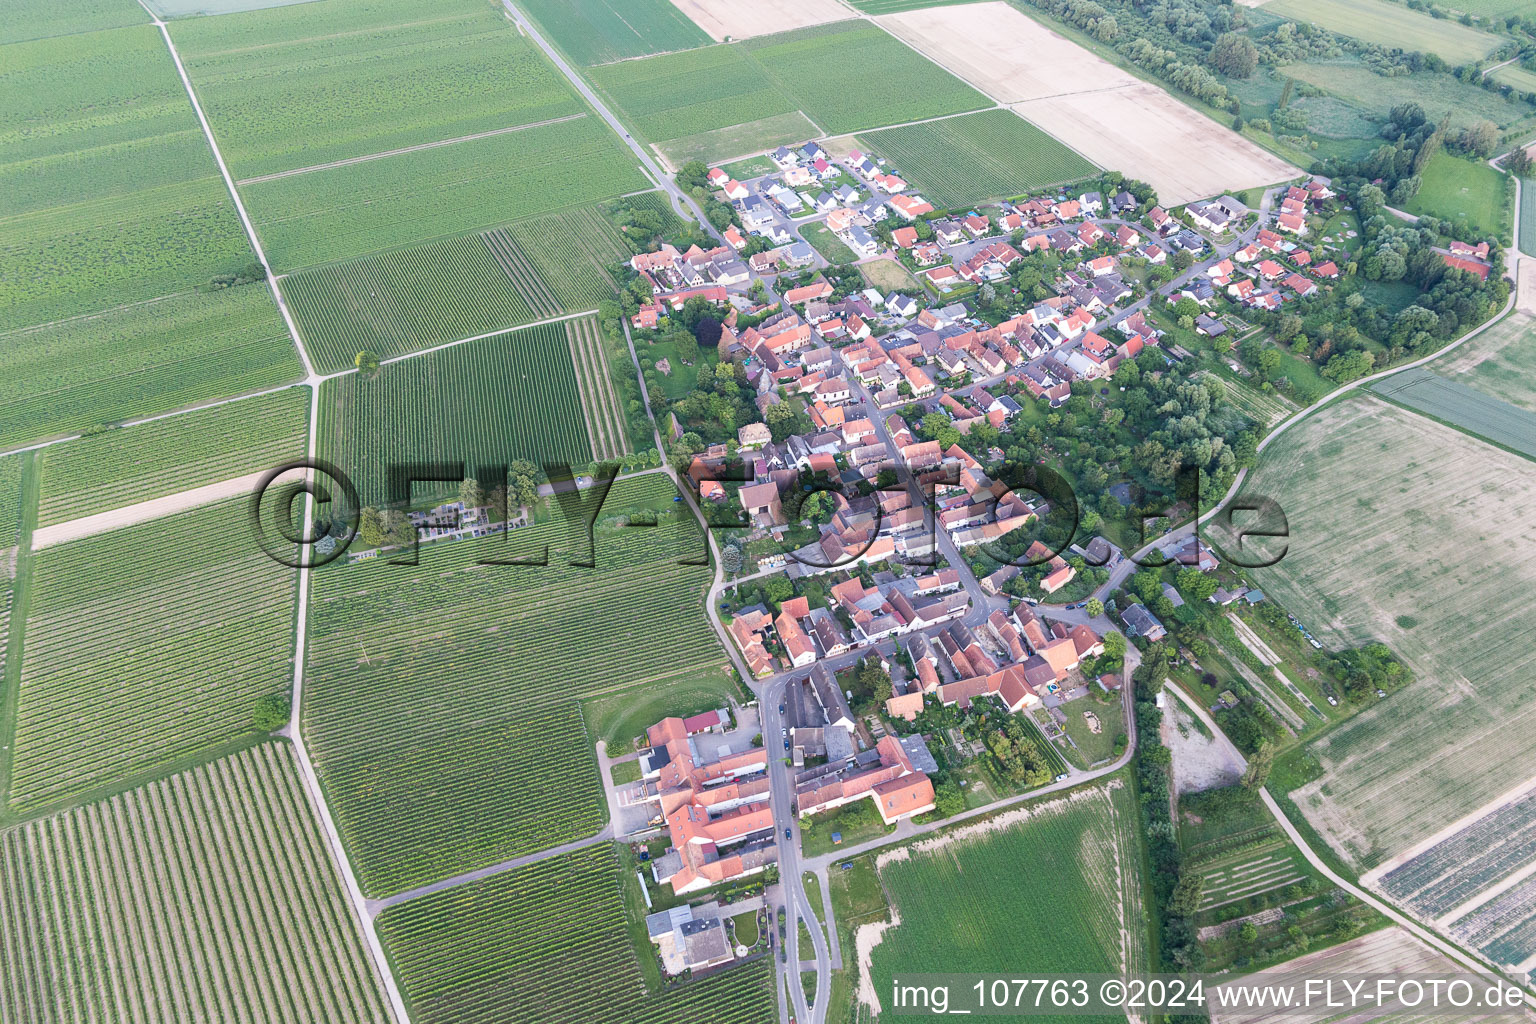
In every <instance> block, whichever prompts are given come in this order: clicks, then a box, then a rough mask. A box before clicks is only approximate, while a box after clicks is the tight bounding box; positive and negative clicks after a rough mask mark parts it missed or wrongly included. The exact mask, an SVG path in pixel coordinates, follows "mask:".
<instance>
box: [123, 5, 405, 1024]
mask: <svg viewBox="0 0 1536 1024" xmlns="http://www.w3.org/2000/svg"><path fill="white" fill-rule="evenodd" d="M139 6H140V7H143V8H144V10H145V11H146V12H148V14H149V16H150V19H151V20H152V21H153V22H154V24H155V27H156V28H158V29H159V30H160V37H161V38H162V39H164V40H165V46H166V49H168V50H169V51H170V53H171V60H172V61H173V62H175V64H176V73H177V74H178V75H180V76H181V84H182V86H183V87H184V88H185V89H186V91H187V99H189V100H190V101H191V102H192V109H193V110H194V111H195V112H196V114H197V120H198V123H199V124H200V125H202V129H203V137H204V138H205V139H206V140H207V141H208V148H209V149H210V150H212V152H213V159H214V161H215V162H216V163H217V164H218V166H219V174H220V175H222V176H223V178H224V185H225V187H226V188H228V189H229V194H230V197H231V199H232V200H233V201H234V204H235V211H236V212H237V213H238V214H239V215H240V223H241V224H243V225H244V226H245V233H246V236H247V237H248V238H249V239H250V243H251V249H252V251H253V252H254V253H255V254H256V259H257V261H258V262H260V264H261V267H262V269H263V270H264V271H265V272H266V275H267V287H268V288H269V289H270V290H271V292H272V299H273V301H275V302H276V303H277V308H278V312H280V313H281V314H282V317H283V323H284V324H286V325H287V327H288V336H289V337H290V338H291V339H292V340H293V344H294V348H295V349H297V350H298V354H299V359H300V360H301V361H302V362H303V363H304V372H305V383H307V384H308V385H309V445H308V449H307V453H308V458H309V460H310V461H311V462H313V461H314V458H315V447H316V435H317V433H318V431H317V430H316V429H315V428H316V425H317V424H318V423H319V417H320V377H319V375H318V374H317V373H316V372H315V364H314V362H313V361H312V360H311V359H310V358H309V352H308V351H306V350H305V348H304V342H303V340H302V339H301V338H300V337H299V328H298V325H297V324H296V323H295V322H294V319H293V314H292V313H291V312H289V309H288V304H287V303H286V302H284V301H283V294H282V292H281V291H279V290H278V287H277V282H276V281H275V280H273V278H272V265H271V264H270V263H268V262H267V254H266V251H265V250H264V249H262V247H261V239H260V238H259V237H257V235H256V228H255V226H254V225H253V224H252V223H251V218H250V215H249V214H248V213H246V210H245V204H244V203H243V202H241V200H240V191H239V189H237V188H236V187H235V180H234V177H233V176H232V175H231V174H230V173H229V166H228V165H227V164H226V163H225V162H224V154H223V153H221V152H220V151H219V144H218V141H217V140H216V139H215V138H214V137H213V128H212V126H211V125H209V123H208V117H207V115H206V114H204V113H203V105H202V104H201V103H200V102H198V99H197V91H196V90H195V89H193V88H192V79H191V78H190V77H189V76H188V75H187V68H186V65H184V64H183V63H182V61H181V54H180V53H178V52H177V50H176V44H175V42H174V41H173V40H172V39H171V33H170V30H169V29H168V28H166V25H165V22H164V21H163V20H162V19H161V18H160V16H159V15H158V14H156V13H155V12H154V11H153V10H151V9H150V8H149V5H148V4H146V3H144V0H139ZM307 477H308V478H309V479H310V481H311V483H312V480H313V474H312V473H310V474H307ZM314 514H315V497H314V495H313V494H312V493H311V494H308V495H307V496H306V499H305V502H304V528H305V531H306V532H307V531H308V530H309V529H310V527H311V524H313V522H314ZM310 557H311V556H310V549H309V548H307V547H306V548H304V549H302V554H301V555H300V561H299V573H298V602H297V608H296V609H295V613H294V619H295V628H294V656H293V697H292V703H291V710H290V717H289V720H288V725H287V726H286V727H284V729H282V730H281V731H280V733H279V734H280V735H286V736H287V737H288V738H289V739H290V740H291V741H292V742H293V748H294V753H295V754H296V755H297V756H298V761H299V768H300V774H301V775H302V777H303V779H304V788H305V791H306V792H307V793H308V794H309V799H310V802H311V803H312V805H313V806H314V809H315V812H316V814H317V815H318V816H319V819H320V824H321V826H322V828H323V829H324V831H325V839H326V845H327V846H328V847H329V848H330V851H331V857H332V859H333V861H334V862H335V865H336V869H337V871H338V872H339V873H340V875H341V880H342V884H343V887H344V888H345V890H346V893H347V900H348V902H349V903H350V904H351V906H352V913H353V917H354V918H355V921H356V924H357V926H358V928H360V929H361V931H362V935H363V939H364V941H365V942H366V943H367V946H368V951H369V954H370V957H371V959H372V960H373V967H374V970H375V971H376V972H377V976H378V979H379V982H380V984H381V985H382V987H383V989H384V994H385V998H386V1000H387V1002H388V1004H389V1007H390V1012H391V1013H392V1014H393V1016H394V1017H395V1019H396V1020H397V1021H399V1022H400V1024H409V1021H410V1014H409V1013H408V1012H407V1010H406V1008H405V999H404V998H403V997H402V996H401V994H400V988H399V986H398V985H397V984H396V983H395V976H394V974H393V972H392V971H391V970H390V966H389V959H388V957H386V956H385V954H384V945H383V943H381V942H380V941H379V934H378V931H377V930H376V929H375V928H374V926H373V919H372V918H371V917H369V916H368V913H367V908H366V905H365V904H364V901H363V891H362V887H361V886H359V885H358V882H357V875H356V873H355V872H353V870H352V862H351V861H350V860H348V858H347V851H346V848H345V847H344V846H343V845H342V842H341V833H340V831H339V830H338V829H337V827H336V822H335V819H334V818H332V816H331V809H330V806H329V805H328V804H327V803H326V801H325V791H324V790H323V789H322V788H321V786H320V779H319V777H318V776H317V775H316V774H315V766H314V763H313V761H311V759H310V756H309V749H308V747H307V746H306V745H305V743H304V734H303V729H302V723H301V714H300V713H301V709H302V699H303V694H304V653H305V641H306V637H307V629H308V625H309V622H308V619H309V576H310Z"/></svg>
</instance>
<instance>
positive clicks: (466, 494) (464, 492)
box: [459, 476, 485, 509]
mask: <svg viewBox="0 0 1536 1024" xmlns="http://www.w3.org/2000/svg"><path fill="white" fill-rule="evenodd" d="M459 502H460V504H462V505H463V506H464V507H465V508H467V509H468V508H479V507H480V506H481V505H484V504H485V492H484V491H482V490H481V489H480V481H478V480H476V479H475V478H474V477H472V476H467V477H465V478H464V479H463V480H461V481H459Z"/></svg>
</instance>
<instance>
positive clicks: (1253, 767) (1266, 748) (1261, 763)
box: [1242, 741, 1275, 793]
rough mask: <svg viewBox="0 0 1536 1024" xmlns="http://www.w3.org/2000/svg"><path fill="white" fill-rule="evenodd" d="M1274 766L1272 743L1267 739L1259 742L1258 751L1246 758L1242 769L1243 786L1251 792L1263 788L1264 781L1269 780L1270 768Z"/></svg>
mask: <svg viewBox="0 0 1536 1024" xmlns="http://www.w3.org/2000/svg"><path fill="white" fill-rule="evenodd" d="M1274 766H1275V748H1274V745H1273V744H1271V743H1269V742H1268V741H1265V742H1263V743H1260V744H1259V749H1258V751H1257V752H1256V753H1255V754H1254V755H1253V757H1251V758H1250V759H1249V760H1248V767H1247V768H1244V769H1243V780H1242V786H1243V788H1244V789H1246V790H1248V791H1249V792H1252V793H1257V792H1258V791H1259V790H1261V789H1263V788H1264V783H1266V782H1268V781H1269V772H1270V769H1272V768H1273V767H1274Z"/></svg>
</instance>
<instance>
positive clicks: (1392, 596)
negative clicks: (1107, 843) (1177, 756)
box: [1214, 396, 1536, 868]
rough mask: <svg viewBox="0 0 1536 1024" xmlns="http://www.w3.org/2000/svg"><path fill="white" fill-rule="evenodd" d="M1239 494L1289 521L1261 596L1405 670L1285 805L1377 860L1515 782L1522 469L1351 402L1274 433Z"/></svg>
mask: <svg viewBox="0 0 1536 1024" xmlns="http://www.w3.org/2000/svg"><path fill="white" fill-rule="evenodd" d="M1243 491H1244V493H1245V494H1248V495H1262V494H1270V495H1275V496H1277V498H1278V500H1279V501H1280V503H1281V504H1282V506H1283V508H1284V510H1285V514H1286V516H1287V517H1288V519H1289V529H1290V537H1289V539H1288V540H1287V541H1286V544H1287V550H1286V554H1285V557H1284V558H1282V559H1281V560H1280V561H1279V562H1278V564H1276V565H1275V566H1273V567H1271V568H1268V569H1260V570H1255V576H1256V579H1257V581H1258V582H1259V584H1260V585H1261V586H1262V587H1263V588H1264V590H1265V592H1266V593H1269V594H1270V595H1271V596H1273V597H1274V598H1275V599H1277V600H1278V601H1279V602H1280V603H1281V604H1282V605H1284V606H1286V607H1289V608H1307V609H1312V611H1309V612H1308V617H1309V619H1310V620H1312V621H1311V625H1312V628H1313V632H1314V633H1315V634H1316V635H1317V636H1318V638H1319V639H1320V640H1322V641H1323V642H1324V643H1326V644H1328V645H1329V646H1330V647H1349V646H1357V645H1360V644H1363V643H1366V642H1369V641H1372V640H1380V641H1382V642H1384V643H1386V644H1387V645H1388V646H1389V647H1391V648H1392V649H1393V650H1394V651H1396V652H1398V653H1399V654H1400V655H1401V656H1402V657H1403V658H1404V659H1405V661H1406V662H1407V663H1408V664H1409V666H1410V667H1411V668H1412V669H1413V670H1414V675H1415V679H1414V682H1413V683H1412V684H1411V685H1410V686H1408V687H1407V688H1405V689H1404V690H1401V691H1399V692H1397V693H1394V694H1393V695H1392V696H1391V697H1390V698H1388V699H1386V700H1383V701H1380V702H1379V703H1376V704H1374V705H1372V706H1370V707H1367V708H1365V709H1364V710H1362V711H1361V712H1360V713H1359V714H1357V715H1356V716H1354V717H1353V718H1351V719H1349V720H1348V721H1346V722H1344V723H1342V724H1341V725H1339V726H1338V727H1337V728H1335V729H1334V730H1333V731H1332V732H1330V733H1328V734H1327V735H1326V736H1324V737H1322V738H1320V739H1318V740H1316V741H1314V742H1313V743H1312V744H1311V745H1310V746H1309V748H1308V749H1309V751H1310V753H1311V754H1312V755H1313V756H1314V757H1315V758H1316V759H1317V761H1318V762H1319V764H1320V765H1321V775H1320V777H1319V778H1318V779H1317V780H1316V781H1314V782H1311V783H1309V784H1308V785H1306V786H1304V787H1302V788H1301V789H1299V790H1297V791H1296V792H1295V793H1294V794H1293V799H1294V800H1295V801H1296V803H1297V805H1298V806H1299V807H1300V809H1301V810H1302V811H1303V812H1304V813H1305V815H1306V816H1307V818H1308V820H1309V821H1310V822H1311V823H1312V825H1313V826H1314V827H1315V828H1316V829H1317V830H1318V831H1319V833H1321V834H1322V835H1323V836H1324V837H1325V839H1327V840H1328V841H1329V843H1330V844H1331V845H1332V846H1333V847H1334V849H1335V850H1337V851H1339V852H1340V854H1341V855H1342V856H1344V857H1345V858H1347V859H1348V860H1349V861H1350V862H1352V863H1353V864H1355V865H1358V866H1359V867H1361V868H1369V867H1372V866H1374V865H1376V864H1380V863H1382V862H1384V861H1386V860H1387V859H1388V858H1390V857H1392V856H1393V855H1394V854H1396V853H1397V852H1399V851H1402V850H1405V849H1408V848H1409V847H1412V846H1413V845H1414V844H1415V843H1418V842H1420V841H1421V840H1424V839H1426V838H1428V837H1429V836H1430V835H1432V834H1433V833H1434V832H1435V830H1436V829H1437V827H1438V823H1442V822H1449V821H1455V820H1456V819H1458V818H1460V817H1462V816H1463V815H1465V814H1468V813H1469V812H1472V811H1474V810H1476V809H1478V808H1480V807H1483V806H1484V805H1487V804H1488V803H1489V802H1490V801H1492V800H1493V799H1494V798H1495V797H1497V796H1499V795H1500V794H1501V793H1503V792H1504V791H1505V790H1507V789H1508V788H1509V787H1510V785H1511V783H1512V781H1514V780H1519V779H1524V778H1528V777H1529V776H1530V765H1531V763H1532V755H1533V754H1536V705H1533V704H1532V702H1531V701H1530V697H1529V691H1530V679H1531V678H1532V675H1533V674H1536V647H1533V646H1532V645H1531V644H1530V643H1529V642H1528V638H1527V637H1526V635H1525V627H1524V625H1523V618H1522V617H1523V615H1524V604H1523V602H1521V601H1518V600H1511V595H1518V594H1523V593H1526V592H1527V591H1529V590H1530V589H1531V587H1532V586H1533V585H1536V559H1533V558H1531V557H1529V552H1530V551H1531V550H1532V545H1533V543H1536V528H1533V526H1532V523H1531V519H1530V514H1529V509H1530V507H1531V502H1532V499H1533V497H1536V479H1533V474H1532V473H1531V472H1530V464H1529V463H1528V462H1527V461H1526V460H1524V459H1521V458H1519V457H1518V456H1514V455H1510V454H1508V453H1506V452H1502V451H1499V450H1498V449H1495V448H1492V447H1490V446H1489V445H1487V444H1485V443H1483V442H1481V441H1478V440H1476V439H1474V438H1471V437H1468V436H1467V435H1465V434H1463V433H1461V432H1459V431H1456V430H1453V429H1452V428H1450V427H1446V426H1442V425H1440V424H1438V423H1435V422H1433V421H1432V420H1429V419H1426V418H1425V417H1422V416H1419V415H1417V414H1415V413H1412V412H1409V411H1407V410H1404V409H1399V408H1396V407H1394V406H1390V405H1386V404H1384V403H1382V402H1380V401H1378V400H1375V399H1371V398H1369V397H1366V396H1360V397H1350V398H1347V399H1344V400H1341V401H1339V402H1337V403H1335V404H1334V405H1332V406H1329V407H1326V408H1324V409H1322V410H1320V411H1319V413H1318V414H1317V415H1315V416H1313V417H1311V418H1310V419H1309V420H1308V421H1307V422H1306V423H1304V424H1302V425H1299V426H1298V427H1297V428H1296V429H1295V430H1292V431H1290V432H1289V433H1287V434H1286V435H1285V436H1284V437H1283V438H1281V439H1280V440H1279V441H1278V442H1277V443H1276V444H1275V445H1274V446H1272V447H1271V448H1270V449H1269V450H1267V451H1266V452H1265V453H1264V456H1263V457H1262V458H1261V460H1260V462H1259V465H1258V467H1257V471H1256V472H1254V473H1251V474H1250V475H1249V477H1248V480H1247V482H1246V484H1245V486H1244V489H1243ZM1214 539H1215V540H1216V541H1217V542H1218V543H1225V542H1227V541H1229V538H1223V537H1221V536H1220V531H1218V534H1217V535H1215V536H1214ZM1250 543H1253V540H1252V539H1250ZM1260 549H1261V550H1264V551H1270V552H1272V553H1273V552H1274V551H1275V548H1274V546H1273V545H1272V544H1271V545H1270V546H1268V547H1265V546H1264V545H1263V544H1260Z"/></svg>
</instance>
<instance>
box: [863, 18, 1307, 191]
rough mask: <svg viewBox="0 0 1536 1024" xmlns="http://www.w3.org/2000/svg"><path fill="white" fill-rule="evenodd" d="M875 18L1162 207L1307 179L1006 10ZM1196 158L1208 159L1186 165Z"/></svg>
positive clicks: (1148, 86)
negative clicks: (1139, 186)
mask: <svg viewBox="0 0 1536 1024" xmlns="http://www.w3.org/2000/svg"><path fill="white" fill-rule="evenodd" d="M875 20H876V21H877V22H879V23H880V24H881V25H883V26H885V27H886V28H888V29H890V30H891V31H892V32H894V33H895V34H896V35H898V36H900V37H901V38H902V39H904V40H906V41H907V42H908V43H909V44H911V46H912V47H913V48H914V49H916V50H918V51H919V52H920V53H923V54H926V55H927V56H929V57H931V58H932V59H933V60H935V61H937V62H938V63H939V64H941V65H943V66H944V67H946V68H949V69H950V70H951V71H953V72H954V73H955V74H957V75H959V76H960V77H961V78H963V79H965V80H966V81H968V82H970V83H971V84H972V85H974V86H976V87H977V88H978V89H980V90H981V91H982V92H984V93H986V94H987V95H989V96H991V97H993V98H994V99H996V100H998V101H999V102H1002V103H1007V104H1011V105H1012V106H1013V109H1014V110H1015V111H1017V112H1018V113H1019V114H1021V115H1023V116H1024V118H1025V119H1027V120H1029V121H1031V122H1033V123H1034V124H1036V125H1037V126H1039V127H1040V128H1041V129H1043V130H1044V131H1045V132H1046V133H1048V134H1049V135H1052V136H1054V137H1055V138H1056V139H1057V140H1059V141H1061V142H1063V143H1065V144H1066V145H1068V146H1070V147H1072V148H1073V149H1075V150H1077V151H1078V152H1079V153H1081V154H1082V155H1083V156H1086V157H1087V158H1088V159H1089V160H1092V161H1093V162H1094V163H1096V164H1098V165H1099V166H1101V167H1107V168H1111V169H1114V170H1119V171H1123V172H1125V173H1127V174H1130V175H1133V176H1134V177H1137V178H1140V179H1142V180H1144V181H1147V182H1149V183H1150V184H1151V185H1152V186H1153V187H1154V188H1155V189H1157V193H1158V198H1159V199H1160V200H1161V201H1162V202H1163V204H1164V205H1169V206H1172V205H1177V204H1180V203H1186V202H1189V201H1190V200H1192V199H1199V198H1202V197H1204V196H1210V195H1215V194H1217V193H1219V192H1224V191H1230V190H1234V189H1243V188H1250V187H1252V186H1255V185H1269V184H1273V183H1274V182H1277V181H1284V180H1285V179H1287V178H1293V177H1296V176H1298V175H1300V174H1301V170H1300V169H1299V168H1296V167H1293V166H1292V165H1290V164H1288V163H1286V162H1285V161H1284V160H1281V159H1280V158H1279V157H1277V156H1274V155H1273V154H1270V153H1267V152H1265V151H1264V150H1262V149H1260V148H1259V147H1258V146H1256V145H1254V144H1253V143H1252V142H1249V141H1248V140H1247V139H1244V138H1243V137H1242V136H1240V135H1238V134H1237V133H1235V132H1233V131H1230V130H1229V129H1227V128H1226V127H1224V126H1222V125H1219V124H1217V123H1216V122H1214V121H1212V120H1210V119H1209V118H1207V117H1204V116H1203V115H1201V114H1199V113H1197V112H1196V111H1194V110H1193V109H1192V108H1190V107H1188V106H1186V105H1185V104H1183V103H1180V102H1179V101H1178V100H1176V99H1174V98H1173V97H1172V96H1170V95H1168V93H1167V92H1165V91H1164V90H1163V89H1161V88H1159V87H1158V86H1156V85H1153V84H1151V83H1149V82H1144V81H1142V80H1141V79H1139V78H1136V77H1135V76H1133V75H1131V74H1130V73H1128V72H1126V71H1122V70H1121V69H1120V68H1117V67H1115V66H1114V65H1113V64H1110V63H1109V62H1108V61H1106V60H1104V59H1102V58H1100V57H1098V56H1096V55H1095V54H1093V53H1091V52H1089V51H1088V50H1086V49H1084V48H1083V47H1081V46H1078V45H1077V44H1076V43H1074V42H1072V41H1070V40H1068V39H1066V38H1064V37H1063V36H1061V35H1058V34H1057V33H1055V32H1053V31H1051V30H1050V29H1048V28H1046V27H1045V26H1043V25H1041V24H1039V23H1038V22H1036V21H1034V20H1032V19H1030V18H1029V17H1027V16H1026V15H1025V14H1023V13H1022V12H1021V11H1019V10H1018V9H1017V8H1014V7H1011V6H1009V5H1008V4H1005V3H1001V2H996V0H994V2H989V3H979V4H966V5H963V6H958V7H933V8H928V9H925V10H918V11H908V12H905V13H901V14H892V15H886V16H883V17H880V18H877V19H875ZM1067 83H1078V85H1076V86H1073V85H1069V84H1067ZM1064 89H1065V90H1066V91H1063V90H1064ZM1085 94H1091V95H1092V100H1091V102H1088V101H1085V99H1084V96H1085ZM1189 153H1200V154H1201V159H1200V160H1198V161H1192V160H1189V159H1188V157H1187V154H1189Z"/></svg>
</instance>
